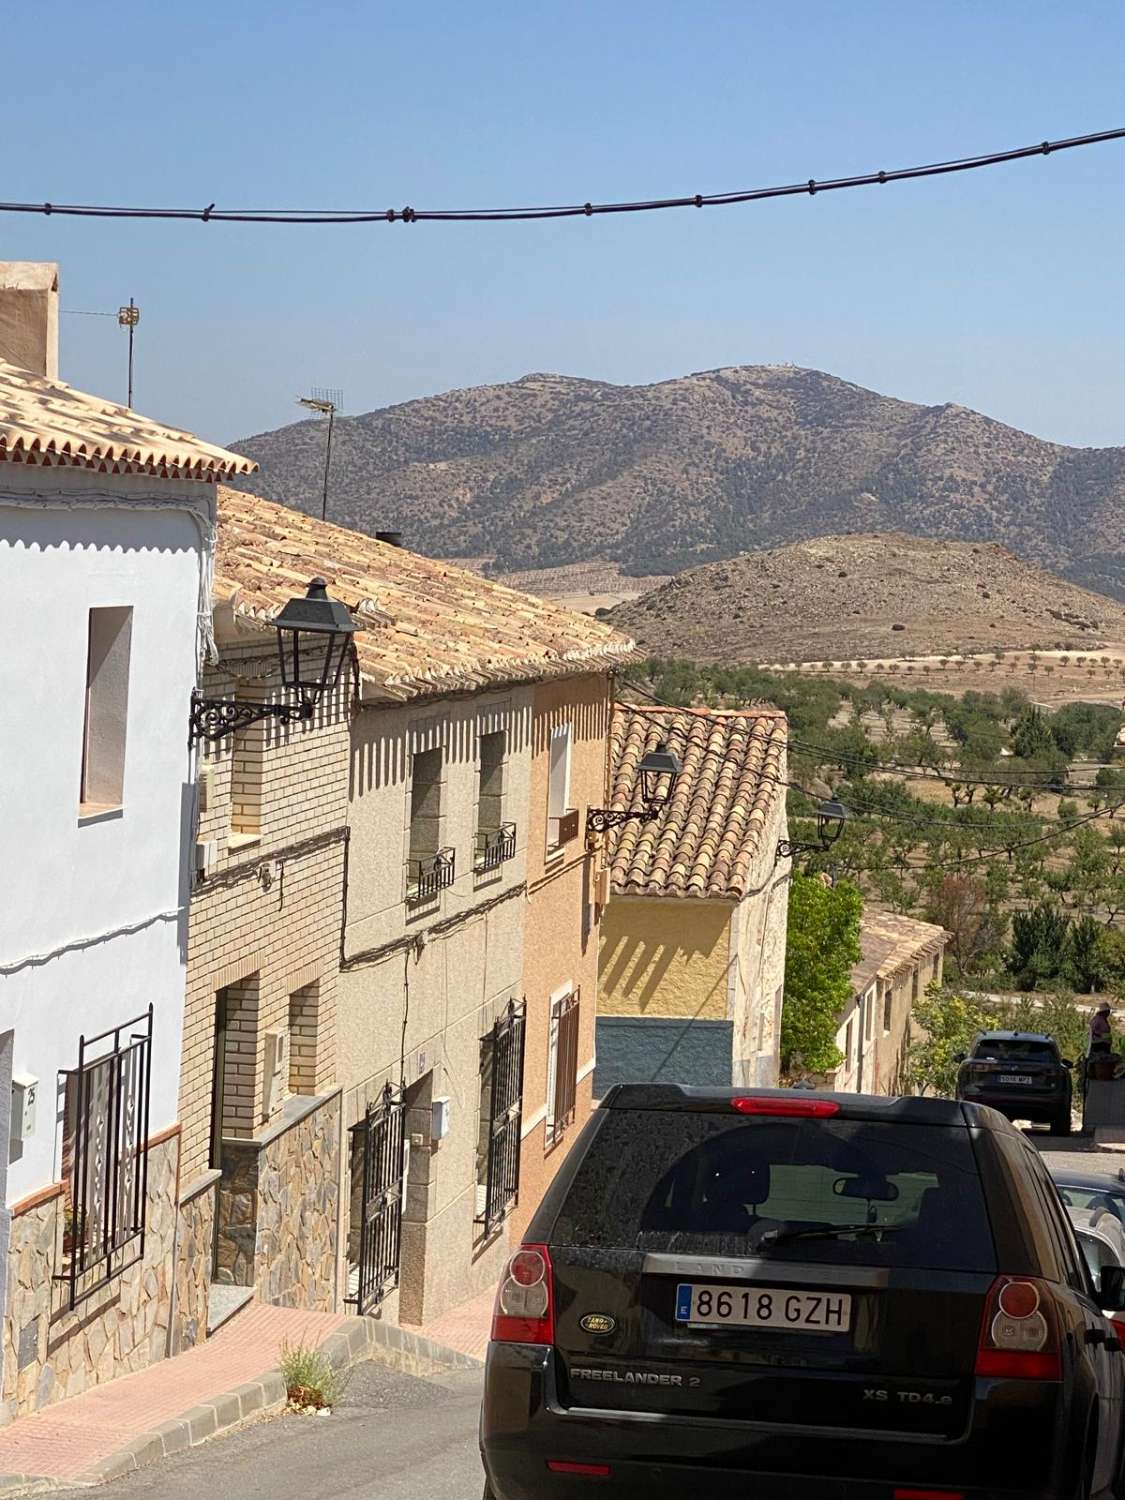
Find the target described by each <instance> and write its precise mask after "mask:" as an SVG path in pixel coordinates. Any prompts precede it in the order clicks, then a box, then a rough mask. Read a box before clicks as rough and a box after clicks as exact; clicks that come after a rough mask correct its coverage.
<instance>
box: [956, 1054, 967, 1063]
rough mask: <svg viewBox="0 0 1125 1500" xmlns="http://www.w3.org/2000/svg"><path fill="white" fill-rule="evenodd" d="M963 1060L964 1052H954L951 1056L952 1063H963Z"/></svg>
mask: <svg viewBox="0 0 1125 1500" xmlns="http://www.w3.org/2000/svg"><path fill="white" fill-rule="evenodd" d="M965 1060H966V1058H965V1054H964V1052H955V1053H954V1054H953V1061H954V1062H955V1063H963V1062H964V1061H965Z"/></svg>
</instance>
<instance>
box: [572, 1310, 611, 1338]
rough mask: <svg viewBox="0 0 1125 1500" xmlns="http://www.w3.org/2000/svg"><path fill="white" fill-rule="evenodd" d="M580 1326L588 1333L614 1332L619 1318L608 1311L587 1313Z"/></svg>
mask: <svg viewBox="0 0 1125 1500" xmlns="http://www.w3.org/2000/svg"><path fill="white" fill-rule="evenodd" d="M579 1326H580V1327H582V1328H584V1329H585V1330H586V1332H587V1333H612V1332H613V1330H614V1329H615V1328H616V1327H617V1319H616V1318H611V1317H610V1316H609V1314H608V1313H587V1314H586V1316H585V1317H584V1318H583V1319H582V1322H581V1324H580V1325H579Z"/></svg>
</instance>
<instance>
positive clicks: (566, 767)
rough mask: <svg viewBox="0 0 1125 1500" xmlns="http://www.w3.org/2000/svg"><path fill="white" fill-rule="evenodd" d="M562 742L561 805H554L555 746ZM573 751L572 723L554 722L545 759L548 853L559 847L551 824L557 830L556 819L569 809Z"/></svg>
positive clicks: (568, 721)
mask: <svg viewBox="0 0 1125 1500" xmlns="http://www.w3.org/2000/svg"><path fill="white" fill-rule="evenodd" d="M560 740H561V741H562V742H563V745H564V754H563V760H562V775H561V778H560V780H561V783H562V784H561V788H560V790H561V793H562V796H561V798H560V799H558V800H559V801H560V802H561V805H556V797H555V788H556V782H555V746H556V744H558V742H559V741H560ZM573 751H574V725H573V724H572V723H571V721H570V720H569V719H568V720H567V722H566V723H565V724H556V725H555V727H554V729H552V730H551V746H550V756H549V758H548V761H547V850H548V852H549V853H551V852H554V850H556V849H558V848H560V847H561V845H560V844H559V842H558V840H557V839H555V838H552V824H554V825H555V830H556V832H557V826H558V823H557V820H558V819H559V818H561V817H563V816H565V814H566V813H568V812H569V811H570V770H571V759H572V755H573Z"/></svg>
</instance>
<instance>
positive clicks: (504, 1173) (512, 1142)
mask: <svg viewBox="0 0 1125 1500" xmlns="http://www.w3.org/2000/svg"><path fill="white" fill-rule="evenodd" d="M524 1022H525V1008H524V1006H523V1005H517V1004H516V1002H515V1001H514V1000H513V1001H511V1002H510V1003H509V1005H508V1007H507V1009H506V1010H505V1011H504V1012H503V1014H502V1015H500V1016H498V1017H497V1019H496V1024H495V1025H494V1026H493V1028H492V1030H491V1031H490V1032H489V1034H488V1035H487V1036H486V1037H484V1038H483V1039H482V1041H481V1065H482V1069H483V1068H489V1067H490V1068H491V1097H490V1104H489V1117H488V1145H487V1153H488V1155H487V1161H486V1163H485V1180H484V1184H483V1186H484V1202H483V1205H482V1209H481V1212H480V1213H478V1215H477V1223H478V1224H483V1225H484V1233H485V1235H486V1236H488V1235H490V1234H491V1233H492V1231H493V1230H494V1229H495V1228H496V1227H497V1226H498V1225H499V1224H501V1223H502V1222H503V1221H504V1219H506V1218H507V1216H508V1214H509V1213H510V1212H511V1211H512V1209H513V1208H515V1206H516V1204H517V1203H518V1202H519V1196H520V1127H521V1125H522V1122H523V1058H524Z"/></svg>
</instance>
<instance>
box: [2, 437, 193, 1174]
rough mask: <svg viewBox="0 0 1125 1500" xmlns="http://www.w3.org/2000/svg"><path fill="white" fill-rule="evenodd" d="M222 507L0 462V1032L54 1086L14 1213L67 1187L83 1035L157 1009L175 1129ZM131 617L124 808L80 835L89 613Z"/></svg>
mask: <svg viewBox="0 0 1125 1500" xmlns="http://www.w3.org/2000/svg"><path fill="white" fill-rule="evenodd" d="M28 501H30V502H32V503H30V504H29V503H27V502H28ZM91 502H93V503H91ZM213 503H214V496H213V491H212V490H211V489H210V487H209V486H205V485H202V484H190V483H186V482H184V483H181V482H171V481H169V482H163V483H162V482H160V481H158V480H153V479H150V478H148V479H146V478H140V477H136V478H134V477H114V476H108V475H89V474H82V473H77V472H71V471H66V470H53V471H52V470H48V471H36V470H33V469H20V468H17V467H16V466H15V465H13V464H0V642H3V648H2V649H0V704H2V705H3V712H2V714H0V766H2V767H3V773H4V774H3V783H2V785H0V848H3V850H4V851H5V864H4V872H3V875H2V876H0V880H2V896H3V899H2V900H0V1031H2V1030H5V1029H7V1028H9V1027H10V1028H13V1030H14V1042H13V1066H14V1069H15V1071H16V1072H17V1073H29V1074H32V1075H33V1076H35V1077H37V1078H39V1080H40V1083H41V1092H40V1106H39V1121H38V1128H37V1131H36V1134H35V1136H34V1137H33V1138H32V1139H31V1140H29V1141H28V1142H27V1143H26V1144H25V1146H24V1149H23V1153H22V1155H21V1156H20V1157H19V1159H18V1160H16V1161H13V1162H12V1163H11V1166H10V1168H9V1172H8V1183H7V1199H8V1202H14V1201H16V1200H17V1199H19V1198H21V1197H23V1196H25V1195H26V1194H27V1193H29V1192H32V1191H34V1190H35V1189H36V1188H38V1187H41V1186H43V1185H45V1184H46V1183H49V1182H51V1181H53V1180H55V1179H56V1178H57V1175H58V1142H57V1133H58V1132H57V1130H56V1128H55V1121H54V1119H53V1116H54V1114H55V1109H54V1107H53V1106H54V1102H55V1098H56V1093H57V1086H58V1075H59V1071H60V1070H61V1069H65V1068H69V1067H73V1066H74V1064H75V1062H76V1060H77V1042H78V1037H79V1034H80V1033H85V1034H86V1035H88V1036H90V1035H94V1034H96V1033H98V1032H100V1031H103V1030H105V1029H106V1028H108V1027H111V1026H116V1025H118V1024H120V1023H121V1022H123V1021H127V1020H129V1019H131V1018H132V1017H133V1016H134V1015H137V1014H139V1013H140V1012H142V1011H143V1010H145V1009H146V1008H147V1006H148V1004H149V1002H150V1001H151V1002H152V1003H153V1004H154V1006H155V1023H154V1044H153V1074H152V1099H151V1114H150V1129H151V1130H152V1131H153V1132H156V1131H158V1130H160V1129H162V1128H163V1127H165V1126H168V1125H170V1124H172V1123H174V1122H175V1120H176V1116H177V1091H178V1079H179V1058H180V1045H181V1032H182V1024H183V997H184V978H185V952H184V949H185V941H186V898H187V880H188V875H189V869H190V864H189V861H190V856H191V844H190V839H191V809H192V804H191V791H190V788H191V785H192V777H191V774H190V771H191V762H190V756H189V752H188V747H187V727H188V705H189V699H190V694H191V689H192V687H193V685H194V683H195V680H196V664H197V645H198V643H197V632H198V625H199V608H200V601H201V588H202V587H204V586H205V585H206V581H207V580H206V573H205V556H206V550H207V545H208V539H209V532H210V519H211V516H212V514H213V510H212V507H213ZM165 507H167V508H165ZM175 507H179V508H175ZM186 508H191V509H193V510H194V511H195V513H196V517H197V518H198V517H202V518H204V519H205V521H206V525H205V526H204V527H203V528H201V526H200V525H199V524H198V520H197V519H193V518H192V516H191V515H189V514H187V513H186ZM125 605H128V606H131V607H132V609H133V624H132V641H131V659H130V669H129V700H128V730H127V743H126V753H125V787H124V797H123V805H122V808H121V810H120V811H119V812H117V813H114V814H110V815H107V816H104V817H102V818H100V819H91V820H82V819H81V818H80V816H79V777H80V770H81V755H82V738H83V723H84V708H85V686H86V658H87V632H88V612H89V610H90V609H91V608H96V607H103V606H125Z"/></svg>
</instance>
